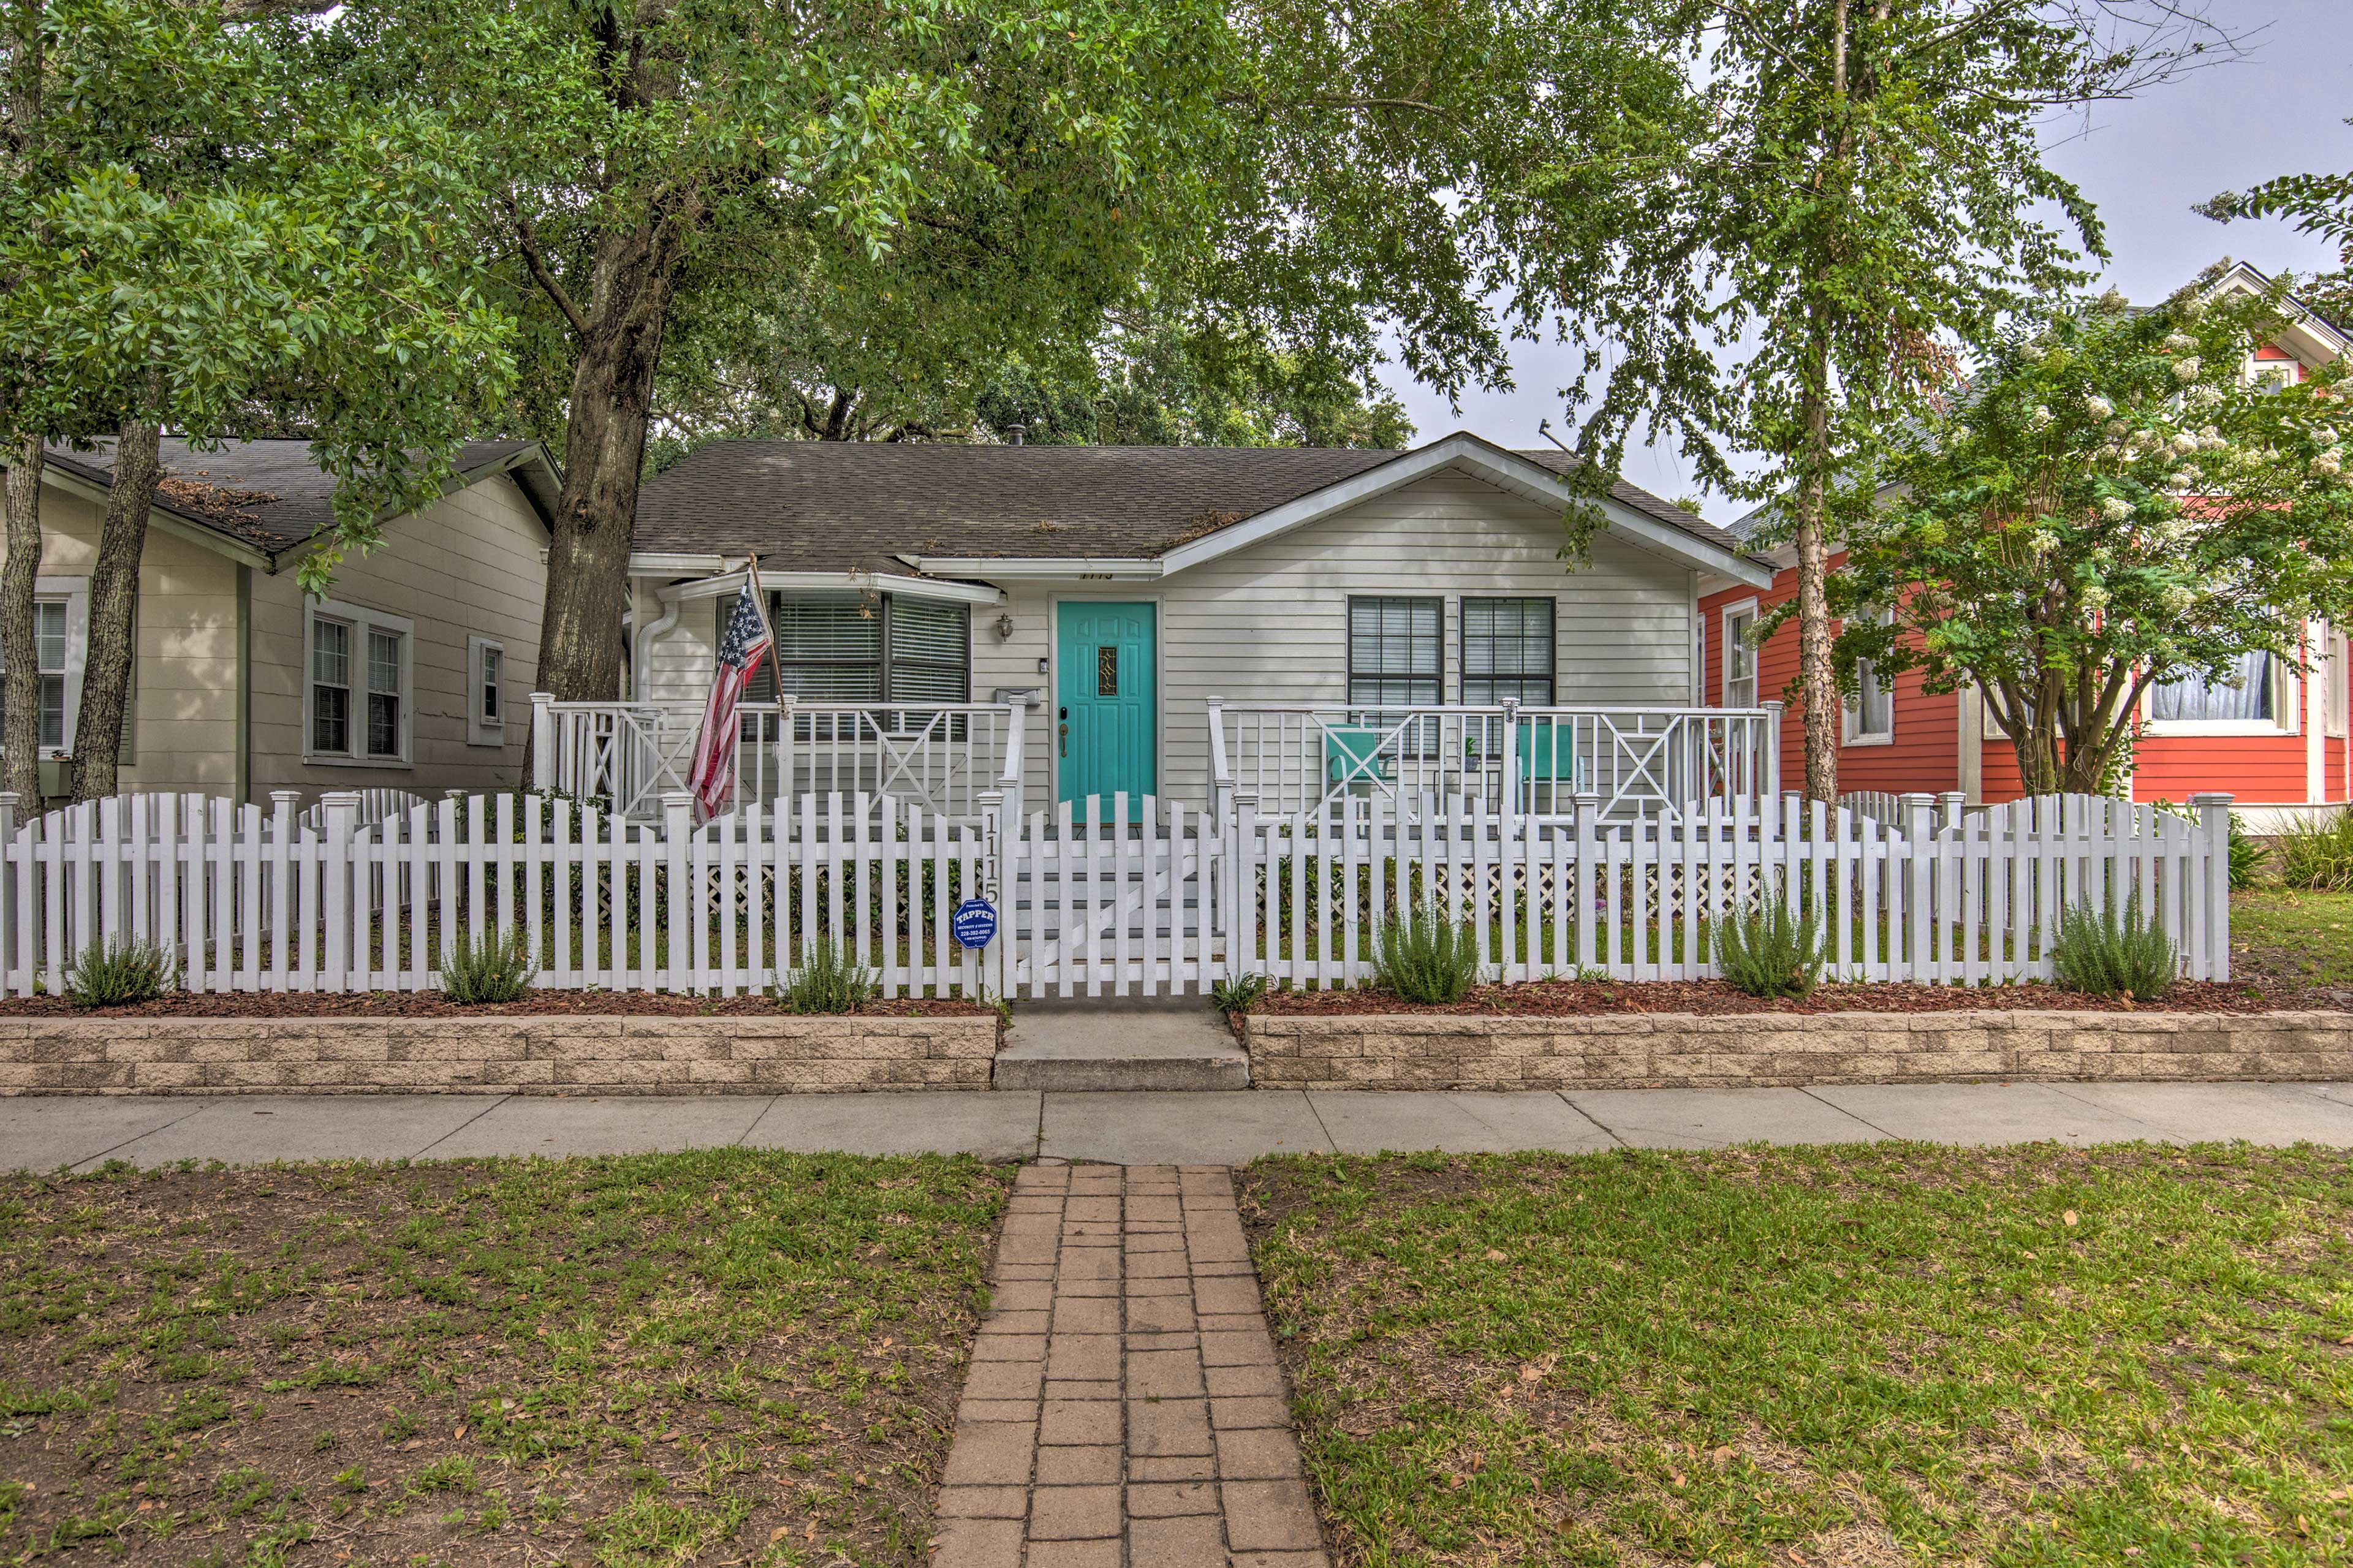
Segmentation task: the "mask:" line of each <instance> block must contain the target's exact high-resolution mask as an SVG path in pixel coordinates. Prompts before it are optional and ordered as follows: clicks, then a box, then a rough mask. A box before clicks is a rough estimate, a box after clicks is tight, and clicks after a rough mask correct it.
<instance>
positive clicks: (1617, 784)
mask: <svg viewBox="0 0 2353 1568" xmlns="http://www.w3.org/2000/svg"><path fill="white" fill-rule="evenodd" d="M1780 737H1781V705H1780V704H1779V703H1778V702H1768V703H1766V704H1765V705H1764V706H1762V707H1758V708H1633V707H1610V708H1534V707H1522V706H1520V705H1519V704H1517V703H1513V702H1505V703H1502V704H1499V705H1496V706H1493V707H1477V706H1468V705H1462V704H1453V705H1448V706H1442V707H1419V708H1418V707H1396V708H1379V707H1371V706H1345V705H1341V704H1322V703H1316V704H1310V703H1272V704H1271V703H1249V704H1231V705H1229V704H1227V703H1224V702H1223V701H1221V700H1218V699H1214V698H1213V699H1211V700H1210V703H1209V767H1210V777H1211V779H1212V782H1213V783H1214V784H1216V785H1217V786H1218V787H1219V788H1220V789H1223V790H1240V791H1245V792H1249V793H1250V794H1253V795H1256V796H1257V801H1258V809H1259V813H1260V815H1261V816H1270V817H1291V816H1301V815H1303V814H1312V813H1314V811H1316V810H1317V809H1318V808H1320V807H1322V806H1323V805H1325V804H1327V803H1329V802H1332V801H1335V800H1345V799H1351V798H1356V799H1364V798H1376V799H1382V800H1386V801H1387V802H1388V803H1389V804H1390V805H1391V806H1392V807H1394V808H1397V809H1403V810H1407V811H1416V810H1419V805H1418V804H1417V803H1419V802H1421V801H1424V800H1430V801H1442V802H1484V803H1485V804H1486V805H1488V806H1489V807H1490V808H1491V809H1493V810H1495V811H1497V812H1507V811H1508V812H1512V813H1516V814H1519V815H1524V816H1536V817H1541V818H1552V819H1562V820H1565V819H1567V818H1568V817H1570V816H1573V815H1574V812H1575V807H1574V805H1572V798H1573V797H1574V796H1576V795H1578V794H1581V793H1589V794H1592V795H1598V796H1599V797H1600V803H1601V805H1600V814H1601V816H1602V817H1603V818H1605V819H1616V818H1622V817H1625V816H1631V815H1633V814H1635V813H1637V812H1648V813H1650V814H1651V815H1653V816H1655V815H1658V814H1660V813H1662V812H1672V811H1675V810H1680V809H1682V808H1683V807H1684V806H1686V805H1689V804H1690V803H1693V802H1704V801H1708V800H1714V799H1724V800H1746V801H1757V800H1770V799H1772V798H1773V797H1774V796H1775V795H1778V794H1779V793H1780V787H1781V785H1780V754H1781V745H1780ZM1450 809H1451V807H1450Z"/></svg>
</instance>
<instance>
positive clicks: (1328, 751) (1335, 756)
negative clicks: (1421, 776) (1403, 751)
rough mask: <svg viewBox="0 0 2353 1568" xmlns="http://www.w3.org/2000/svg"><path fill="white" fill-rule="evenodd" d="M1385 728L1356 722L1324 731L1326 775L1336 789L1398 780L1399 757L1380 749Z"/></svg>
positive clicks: (1326, 779) (1337, 725)
mask: <svg viewBox="0 0 2353 1568" xmlns="http://www.w3.org/2000/svg"><path fill="white" fill-rule="evenodd" d="M1384 739H1386V737H1385V736H1384V735H1383V733H1382V731H1378V730H1374V729H1367V728H1366V727H1364V726H1361V725H1356V724H1335V725H1332V726H1330V727H1328V728H1326V729H1325V730H1324V780H1325V782H1327V783H1328V784H1331V785H1332V787H1333V788H1335V789H1353V788H1354V786H1356V785H1357V784H1367V785H1370V784H1391V783H1394V782H1395V781H1396V779H1397V759H1396V758H1395V757H1393V756H1390V755H1388V753H1386V752H1383V751H1382V750H1381V742H1382V741H1383V740H1384Z"/></svg>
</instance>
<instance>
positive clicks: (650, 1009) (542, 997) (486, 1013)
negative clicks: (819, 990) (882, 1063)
mask: <svg viewBox="0 0 2353 1568" xmlns="http://www.w3.org/2000/svg"><path fill="white" fill-rule="evenodd" d="M776 1010H777V1007H776V998H774V997H772V996H677V995H672V994H670V993H668V992H662V991H534V992H533V993H532V994H530V995H529V996H526V997H524V998H523V999H522V1001H520V1002H498V1003H491V1004H486V1005H481V1006H477V1007H460V1006H459V1005H457V1004H456V1003H454V1002H452V1001H450V1000H449V999H448V997H447V996H446V995H444V994H442V993H440V992H438V991H358V992H351V991H345V992H330V991H207V992H206V993H204V994H201V995H199V994H194V993H191V992H186V991H174V992H173V993H171V994H168V995H166V996H164V997H163V998H161V999H160V1000H157V1001H153V1002H141V1003H137V1004H135V1005H132V1006H128V1007H87V1008H84V1007H76V1006H74V1005H72V1004H71V1003H69V1002H68V1001H67V1000H66V999H65V998H64V997H62V996H13V997H9V998H6V999H5V1000H0V1018H6V1017H20V1016H26V1015H35V1016H42V1017H71V1018H457V1017H547V1016H557V1015H562V1016H572V1015H579V1014H601V1015H611V1014H619V1013H628V1014H632V1015H640V1014H642V1015H650V1016H657V1017H673V1018H692V1017H707V1016H712V1015H715V1014H730V1015H742V1014H762V1015H765V1014H772V1013H775V1012H776ZM994 1011H995V1009H994V1008H992V1007H988V1006H987V1005H983V1004H981V1003H978V1002H967V1001H965V1000H964V999H963V998H961V997H953V996H952V997H917V998H899V999H896V1000H892V1001H888V1002H869V1003H868V1004H867V1005H865V1006H863V1007H860V1009H859V1010H858V1015H859V1016H864V1017H874V1018H943V1017H967V1016H972V1015H974V1014H978V1013H989V1012H994Z"/></svg>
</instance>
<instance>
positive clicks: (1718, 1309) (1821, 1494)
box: [1244, 1145, 2353, 1568]
mask: <svg viewBox="0 0 2353 1568" xmlns="http://www.w3.org/2000/svg"><path fill="white" fill-rule="evenodd" d="M1245 1193H1246V1196H1245V1200H1244V1207H1245V1213H1246V1216H1247V1217H1248V1219H1249V1220H1250V1224H1251V1226H1252V1227H1253V1236H1254V1244H1255V1247H1256V1250H1257V1255H1258V1259H1259V1267H1260V1269H1261V1278H1262V1279H1263V1282H1264V1285H1265V1288H1266V1293H1267V1300H1268V1305H1269V1308H1270V1310H1271V1313H1272V1314H1273V1317H1274V1321H1275V1328H1276V1334H1277V1340H1278V1342H1279V1343H1280V1344H1281V1345H1282V1350H1283V1354H1284V1356H1285V1359H1286V1360H1287V1361H1288V1363H1289V1364H1290V1369H1291V1373H1292V1376H1293V1381H1294V1385H1295V1388H1296V1393H1297V1399H1296V1403H1297V1407H1298V1410H1299V1412H1300V1415H1301V1423H1302V1441H1303V1447H1304V1450H1305V1454H1306V1459H1307V1465H1308V1468H1309V1471H1310V1473H1311V1475H1312V1477H1313V1479H1314V1486H1315V1489H1316V1491H1317V1494H1318V1497H1319V1500H1320V1501H1321V1503H1322V1506H1323V1507H1324V1510H1325V1516H1326V1518H1327V1520H1328V1521H1330V1522H1331V1524H1332V1526H1333V1528H1334V1530H1335V1532H1336V1539H1337V1540H1338V1542H1340V1543H1341V1547H1342V1550H1341V1553H1340V1556H1341V1560H1342V1561H1343V1562H1344V1563H1364V1564H1393V1563H1397V1564H1401V1563H1464V1564H1470V1563H1478V1564H1504V1563H1558V1564H1571V1563H1575V1564H1586V1563H1593V1564H1602V1563H1612V1564H1615V1563H1644V1564H1651V1563H1659V1564H1667V1563H1673V1564H1688V1565H1695V1564H1714V1565H1715V1568H1733V1565H1735V1564H1759V1563H1772V1564H1784V1563H1786V1564H1808V1565H1822V1564H1848V1565H1854V1568H1862V1565H1867V1564H1895V1563H1920V1564H1926V1563H1978V1564H1987V1565H1995V1564H2005V1565H2006V1564H2057V1563H2115V1564H2132V1565H2134V1568H2158V1565H2180V1568H2190V1565H2200V1568H2208V1565H2214V1564H2224V1563H2232V1564H2236V1563H2263V1564H2280V1565H2285V1564H2291V1563H2293V1564H2306V1563H2345V1562H2348V1561H2353V1503H2348V1489H2353V1271H2348V1265H2353V1158H2348V1156H2346V1155H2344V1154H2340V1153H2335V1152H2311V1151H2295V1152H2268V1151H2253V1150H2246V1149H2240V1148H2222V1147H2202V1148H2198V1149H2193V1150H2188V1151H2177V1150H2154V1149H2144V1148H2118V1149H2106V1150H2100V1151H2095V1152H2078V1151H2069V1150H2062V1149H2055V1148H2051V1147H2047V1146H2046V1147H2038V1148H2031V1149H2021V1150H2005V1151H2000V1152H1957V1151H1948V1150H1934V1149H1928V1148H1925V1147H1920V1146H1909V1145H1899V1146H1880V1147H1873V1148H1848V1149H1839V1150H1805V1151H1777V1152H1766V1151H1735V1152H1709V1153H1691V1154H1681V1153H1622V1154H1611V1155H1603V1156H1591V1157H1580V1158H1569V1157H1562V1156H1542V1155H1536V1156H1495V1157H1485V1158H1441V1157H1438V1156H1429V1157H1411V1158H1398V1157H1390V1158H1387V1159H1379V1160H1371V1159H1346V1158H1322V1157H1310V1156H1301V1157H1291V1158H1282V1159H1274V1160H1269V1161H1263V1162H1261V1163H1259V1164H1257V1165H1255V1166H1253V1167H1251V1168H1250V1172H1249V1173H1248V1174H1247V1178H1246V1184H1245Z"/></svg>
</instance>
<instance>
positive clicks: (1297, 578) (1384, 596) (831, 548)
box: [629, 432, 1770, 809]
mask: <svg viewBox="0 0 2353 1568" xmlns="http://www.w3.org/2000/svg"><path fill="white" fill-rule="evenodd" d="M1568 467H1569V459H1568V458H1567V456H1566V455H1565V454H1563V453H1561V452H1558V451H1551V450H1546V451H1535V452H1529V451H1512V450H1507V449H1505V448H1504V447H1499V446H1496V445H1495V444H1493V443H1492V442H1489V441H1486V440H1483V439H1482V438H1481V437H1477V436H1474V435H1471V434H1469V433H1467V432H1457V433H1455V434H1453V435H1450V436H1445V437H1440V438H1439V439H1437V440H1433V441H1430V442H1427V443H1425V444H1423V445H1421V446H1419V447H1414V448H1412V449H1410V450H1408V451H1402V452H1398V451H1366V450H1341V449H1329V448H1297V447H1289V448H1285V447H1248V448H1238V447H1062V446H1024V445H1019V444H1012V445H1000V446H966V445H918V444H902V443H888V444H882V443H875V444H861V443H829V442H814V441H795V440H734V441H716V442H713V443H712V444H711V445H709V446H707V447H702V448H701V449H700V450H698V451H696V452H695V453H693V454H692V455H691V456H690V457H688V458H686V459H684V460H683V461H681V463H679V464H678V465H677V466H676V467H674V468H670V469H669V470H668V471H666V472H664V473H662V474H661V475H659V477H657V478H656V479H653V480H652V481H651V482H650V483H649V484H648V485H647V486H646V488H645V489H644V491H643V494H642V496H641V498H640V500H639V504H638V520H637V532H636V548H635V553H634V555H633V557H632V560H631V564H630V573H631V576H632V610H631V616H630V618H631V644H630V657H629V663H630V669H631V676H630V684H631V689H630V692H629V696H630V698H631V700H632V702H633V704H634V705H636V706H637V707H638V709H639V710H655V711H658V712H659V713H660V714H662V715H664V716H666V718H667V719H668V720H669V721H670V722H671V726H672V729H673V731H682V730H691V727H692V725H693V724H694V722H695V721H697V720H698V719H699V718H700V715H701V713H702V706H703V703H704V700H705V699H706V697H707V695H708V693H709V690H710V687H711V680H712V663H713V657H714V655H713V650H714V648H715V646H716V639H717V636H718V630H719V626H720V623H721V619H722V617H723V616H724V615H726V613H727V612H728V609H729V607H730V605H731V604H732V602H733V598H734V596H735V595H737V594H738V593H739V592H740V591H741V587H742V584H743V575H742V573H743V568H744V563H745V559H746V557H747V556H748V555H756V556H757V558H758V561H759V570H760V576H761V581H762V583H763V584H764V586H765V589H766V590H767V592H768V594H769V595H770V611H771V614H772V616H774V619H775V625H776V659H775V662H774V664H773V666H771V667H770V668H769V669H768V670H766V671H764V673H763V675H762V676H761V678H760V685H759V686H758V688H757V689H755V690H754V692H753V693H752V696H753V697H754V699H755V700H758V699H767V700H774V699H776V697H778V696H785V697H789V698H792V699H794V700H796V701H797V703H799V704H803V705H808V704H851V703H855V704H866V705H874V706H878V707H881V706H887V705H895V704H909V705H922V704H927V703H931V704H936V703H957V702H967V701H969V702H974V703H1006V702H1011V701H1018V702H1022V703H1025V704H1027V705H1028V706H1027V708H1026V712H1027V714H1028V718H1027V720H1026V721H1025V725H1024V731H1025V750H1026V755H1025V758H1024V766H1023V769H1022V772H1023V775H1024V778H1025V781H1026V804H1027V805H1029V806H1030V807H1031V808H1033V809H1035V808H1039V807H1043V806H1047V805H1050V803H1052V802H1055V801H1062V800H1073V799H1080V798H1082V797H1085V796H1089V795H1110V794H1112V793H1113V792H1114V791H1126V792H1129V793H1130V794H1131V795H1142V794H1146V793H1151V794H1156V795H1160V796H1162V797H1163V798H1173V799H1179V800H1190V801H1194V802H1199V801H1203V800H1205V799H1206V798H1207V796H1208V790H1209V786H1210V783H1211V780H1210V771H1211V743H1210V737H1209V733H1208V708H1209V704H1210V703H1211V702H1212V700H1218V699H1222V700H1224V701H1225V702H1226V703H1227V704H1233V705H1258V706H1261V707H1263V706H1268V705H1280V704H1322V705H1331V706H1335V707H1345V708H1350V709H1355V710H1364V711H1367V712H1369V711H1373V710H1379V711H1383V712H1394V711H1397V710H1402V709H1407V708H1430V707H1438V706H1442V705H1472V706H1487V705H1494V704H1500V703H1503V702H1505V701H1507V700H1508V701H1512V702H1516V703H1519V704H1521V705H1524V706H1530V707H1570V706H1575V707H1594V708H1628V707H1631V708H1646V709H1657V710H1679V711H1685V712H1687V711H1688V710H1692V709H1694V708H1697V707H1700V706H1703V705H1704V704H1705V703H1707V702H1708V701H1709V700H1710V694H1709V693H1708V692H1707V691H1706V690H1705V689H1704V676H1703V658H1702V652H1701V649H1700V647H1699V645H1698V642H1697V638H1696V628H1697V626H1698V625H1699V616H1698V610H1699V593H1700V584H1701V582H1702V580H1703V577H1712V578H1714V579H1716V580H1730V581H1735V582H1746V583H1751V584H1755V585H1756V586H1757V587H1758V588H1760V589H1761V588H1763V587H1764V586H1765V585H1767V583H1768V582H1769V581H1770V574H1769V571H1768V570H1767V568H1766V567H1765V566H1764V565H1762V564H1761V563H1757V561H1754V560H1752V559H1751V558H1750V557H1749V556H1748V554H1747V553H1746V552H1745V551H1744V550H1743V548H1742V546H1741V544H1740V542H1738V541H1737V540H1736V539H1734V538H1733V537H1732V536H1730V535H1729V534H1727V533H1725V531H1723V530H1721V529H1719V528H1716V527H1715V526H1713V525H1712V524H1710V523H1708V522H1706V521H1703V520H1702V519H1700V518H1699V517H1697V516H1694V514H1692V513H1690V512H1688V511H1685V510H1683V509H1681V508H1679V507H1676V506H1674V505H1672V504H1671V503H1670V502H1668V501H1665V500H1661V499H1660V498H1659V497H1657V496H1653V495H1650V494H1648V493H1646V492H1644V491H1642V490H1641V489H1636V488H1635V487H1633V486H1631V485H1628V484H1622V483H1621V484H1619V485H1617V486H1615V487H1614V488H1613V489H1612V490H1611V492H1610V494H1609V497H1608V498H1607V499H1606V500H1603V501H1602V502H1601V503H1600V507H1601V510H1602V512H1603V514H1604V517H1605V526H1604V527H1603V528H1602V529H1601V530H1600V531H1599V533H1598V534H1597V535H1596V536H1595V537H1594V538H1593V539H1592V541H1591V544H1590V551H1589V555H1588V559H1587V560H1586V561H1585V562H1584V563H1571V562H1569V561H1567V560H1565V559H1563V555H1562V546H1563V543H1564V539H1565V535H1564V530H1563V520H1564V515H1565V510H1566V508H1567V505H1568V503H1569V501H1570V500H1571V496H1570V492H1569V490H1568V488H1567V484H1566V482H1565V481H1564V479H1563V475H1564V473H1565V472H1566V471H1567V469H1568ZM804 727H806V721H804ZM1491 730H1492V725H1491ZM1310 765H1311V766H1312V765H1313V764H1312V763H1311V764H1310ZM672 787H674V786H672Z"/></svg>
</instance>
